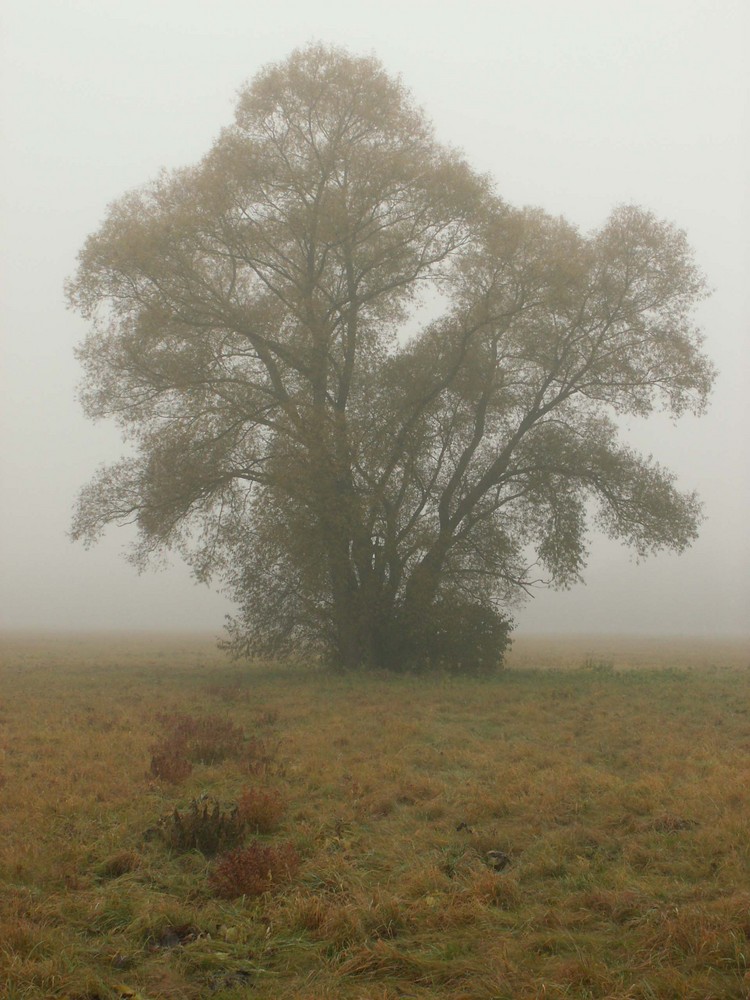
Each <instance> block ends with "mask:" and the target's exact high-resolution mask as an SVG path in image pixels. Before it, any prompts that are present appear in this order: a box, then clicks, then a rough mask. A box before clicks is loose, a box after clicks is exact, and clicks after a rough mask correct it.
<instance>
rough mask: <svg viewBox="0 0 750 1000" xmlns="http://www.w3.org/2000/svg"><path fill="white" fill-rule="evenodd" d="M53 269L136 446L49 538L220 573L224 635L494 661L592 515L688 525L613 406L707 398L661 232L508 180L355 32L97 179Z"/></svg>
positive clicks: (669, 529) (628, 216) (667, 536)
mask: <svg viewBox="0 0 750 1000" xmlns="http://www.w3.org/2000/svg"><path fill="white" fill-rule="evenodd" d="M68 294H69V300H70V302H71V304H72V305H73V306H74V307H75V308H77V309H78V310H80V312H81V313H82V314H83V315H84V317H86V318H87V319H88V320H89V321H90V322H91V332H90V333H89V335H88V337H87V339H86V340H85V342H84V343H83V344H82V346H81V347H80V349H79V357H80V360H81V362H82V364H83V368H84V373H85V374H84V381H83V386H82V400H83V405H84V408H85V411H86V413H87V414H88V415H89V416H90V417H91V418H93V419H98V418H111V419H114V420H115V421H116V422H117V424H118V425H119V426H120V428H121V429H122V432H123V434H124V437H125V438H126V439H127V441H128V442H129V445H130V448H129V451H128V455H127V457H126V458H124V459H122V460H121V461H119V462H117V463H115V464H113V465H111V466H109V467H105V468H103V469H102V470H100V471H99V472H98V473H97V475H96V476H95V477H94V479H93V480H92V481H91V482H90V484H89V485H88V486H86V487H85V488H84V490H83V491H82V493H81V496H80V500H79V504H78V507H77V511H76V515H75V520H74V529H73V534H74V537H77V538H82V539H83V540H85V541H87V542H91V541H93V540H95V539H96V538H97V537H98V535H99V534H100V532H101V531H102V530H103V528H104V527H105V526H106V525H108V524H110V523H112V522H115V523H122V522H131V521H134V522H135V523H136V525H137V527H138V538H139V541H138V543H137V546H136V549H135V551H134V554H133V555H134V559H135V560H136V561H137V562H138V563H139V564H144V563H145V562H147V561H148V560H149V558H150V557H151V556H153V555H156V554H158V553H160V552H162V551H164V550H166V549H174V550H177V551H179V552H180V553H181V554H182V555H183V556H184V557H185V558H186V559H187V560H188V562H189V563H190V565H191V566H192V568H193V571H194V573H195V575H196V577H197V578H198V579H200V580H205V581H209V580H214V581H217V582H218V583H219V584H220V585H222V586H223V587H225V588H227V590H228V592H229V593H230V594H231V595H232V596H233V597H234V599H235V600H236V601H237V602H238V606H239V612H238V614H237V616H236V618H235V619H234V620H233V621H232V622H231V623H230V636H231V640H232V644H233V647H234V649H235V651H237V652H249V653H258V654H265V655H269V654H281V653H284V652H287V651H289V650H294V651H297V652H299V651H302V650H306V649H310V648H315V649H318V650H323V651H324V652H326V653H327V654H328V655H330V656H332V657H333V658H335V660H336V661H337V662H339V663H340V664H342V665H344V666H356V665H360V664H361V665H365V666H371V665H376V666H377V665H386V666H393V667H403V666H406V665H414V664H419V663H422V664H425V663H427V664H430V665H434V664H435V663H446V664H447V665H449V666H457V667H458V668H461V667H462V666H464V667H467V666H468V665H473V666H477V665H479V666H482V667H488V666H490V665H491V664H492V662H497V660H498V659H499V658H500V656H501V654H502V649H503V646H504V643H505V636H506V634H507V626H508V621H507V617H506V616H507V610H508V609H509V608H510V607H512V604H513V601H514V600H515V599H516V598H517V597H518V595H519V594H522V593H523V592H524V590H526V589H528V588H529V586H530V585H531V584H532V583H533V582H535V581H537V580H540V579H541V580H544V582H546V583H547V584H549V585H552V586H563V587H565V586H570V585H571V584H573V583H575V582H576V581H577V580H579V579H580V578H581V574H582V571H583V569H584V566H585V562H586V553H587V544H588V543H587V538H588V536H589V533H590V528H591V526H592V524H595V525H597V526H598V527H599V528H601V529H603V530H604V531H605V532H606V533H607V534H608V535H610V536H611V537H613V538H618V539H621V540H622V541H623V542H624V543H625V544H627V545H629V546H631V547H632V548H633V549H634V550H635V551H636V552H637V553H638V554H639V555H646V554H647V553H650V552H653V551H656V550H659V549H672V550H677V551H680V550H682V549H684V548H685V547H686V546H687V545H689V544H690V543H691V541H692V540H693V539H694V538H695V537H696V532H697V527H698V524H699V521H700V505H699V502H698V500H697V498H696V496H695V495H694V494H693V493H686V492H681V491H680V490H678V489H677V487H676V485H675V481H674V476H673V475H672V474H671V473H670V472H669V471H668V470H666V469H664V468H663V467H662V466H661V465H659V464H658V463H657V462H656V461H655V460H653V459H652V458H651V457H646V456H643V455H640V454H638V453H637V452H636V451H634V450H633V449H631V448H629V447H628V446H627V445H626V444H624V443H623V442H622V441H621V440H620V434H619V429H618V422H617V420H618V416H620V415H623V414H636V415H638V416H644V415H648V414H649V413H651V412H653V411H655V410H663V411H667V412H669V413H671V414H672V415H674V416H679V415H680V414H682V413H683V412H685V411H692V412H696V413H697V412H700V411H702V410H703V408H704V407H705V405H706V400H707V397H708V394H709V392H710V388H711V383H712V380H713V370H712V366H711V364H710V362H709V361H708V360H707V358H706V357H705V355H704V354H703V353H702V351H701V337H700V334H699V332H698V330H697V329H696V327H695V324H694V322H693V318H692V315H693V310H694V305H695V303H696V302H697V301H698V300H699V299H700V298H701V297H702V296H703V295H704V294H705V284H704V280H703V278H702V276H701V274H700V273H699V271H698V269H697V268H696V265H695V263H694V260H693V256H692V253H691V250H690V247H689V246H688V243H687V240H686V237H685V235H684V233H682V232H681V231H680V230H679V229H677V228H675V227H674V226H673V225H671V224H669V223H667V222H663V221H660V220H659V219H657V218H655V217H654V216H653V215H652V214H651V213H649V212H647V211H644V210H642V209H640V208H637V207H629V206H628V207H620V208H617V209H616V210H615V211H614V212H613V213H612V215H611V216H610V218H609V219H608V220H607V221H606V223H605V224H604V225H603V226H602V228H601V229H599V230H598V231H597V232H594V233H592V234H590V235H584V234H582V233H581V232H579V230H578V229H577V228H576V227H575V226H573V225H571V224H569V223H568V222H566V221H565V220H564V219H561V218H558V217H552V216H550V215H548V214H546V213H544V212H543V211H540V210H538V209H528V208H525V209H517V208H514V207H512V206H510V205H508V204H506V203H505V202H504V201H503V199H502V198H501V197H499V195H498V194H497V192H496V191H495V189H494V186H493V184H492V182H491V181H490V180H489V179H488V178H487V177H485V176H481V175H479V174H477V173H476V172H475V171H474V170H472V169H471V168H470V166H469V165H468V164H467V163H466V162H465V160H464V158H463V157H462V156H461V155H460V154H459V153H458V152H456V151H455V150H453V149H450V148H448V147H446V146H445V145H442V144H440V143H439V142H438V141H437V140H436V138H435V136H434V134H433V130H432V128H431V126H430V124H429V123H428V121H427V120H426V118H425V116H424V114H423V113H422V112H421V111H420V110H419V109H418V108H417V107H416V106H415V104H414V102H413V100H412V99H411V97H410V95H409V94H408V92H407V91H406V90H405V89H404V87H403V86H402V85H401V83H400V82H399V81H397V80H394V79H392V78H391V77H389V76H388V75H387V74H386V73H385V71H384V70H383V68H382V67H381V66H380V64H379V63H378V62H377V61H376V60H374V59H371V58H357V57H354V56H351V55H349V54H347V53H345V52H343V51H340V50H338V49H332V48H327V47H322V46H312V47H308V48H306V49H303V50H300V51H297V52H295V53H293V54H292V56H291V57H290V58H289V59H287V60H286V61H285V62H282V63H280V64H277V65H273V66H270V67H269V68H267V69H265V70H264V71H262V72H261V73H260V74H259V75H258V76H257V77H256V78H255V79H254V80H253V81H252V82H251V83H250V84H249V85H248V86H247V87H246V89H244V90H243V91H242V92H241V95H240V99H239V103H238V107H237V111H236V117H235V121H234V123H233V124H232V125H230V126H229V127H228V128H225V129H224V130H223V131H222V132H221V134H220V135H219V137H218V139H217V140H216V142H215V143H214V145H213V148H212V149H211V150H210V151H209V152H208V154H207V155H206V157H205V158H204V159H203V160H202V161H201V162H200V163H199V164H198V165H197V166H195V167H190V168H187V169H181V170H176V171H172V172H169V173H166V172H165V173H163V174H162V175H161V176H160V177H159V178H158V179H157V180H156V181H155V182H153V183H151V184H149V185H147V186H145V187H143V188H142V189H140V190H137V191H135V192H131V193H129V194H127V195H125V196H124V197H123V198H121V199H120V200H119V201H117V202H115V203H114V204H113V205H112V206H110V208H109V210H108V214H107V217H106V219H105V221H104V223H103V225H102V226H101V228H100V229H99V230H98V232H96V233H94V234H93V235H92V236H90V237H89V239H88V240H87V242H86V244H85V246H84V248H83V250H82V252H81V254H80V258H79V268H78V272H77V274H76V276H75V277H74V278H73V279H72V280H71V281H70V283H69V288H68ZM467 644H468V647H471V650H472V651H473V652H471V654H468V653H466V648H467ZM462 650H463V652H462ZM493 650H494V652H493Z"/></svg>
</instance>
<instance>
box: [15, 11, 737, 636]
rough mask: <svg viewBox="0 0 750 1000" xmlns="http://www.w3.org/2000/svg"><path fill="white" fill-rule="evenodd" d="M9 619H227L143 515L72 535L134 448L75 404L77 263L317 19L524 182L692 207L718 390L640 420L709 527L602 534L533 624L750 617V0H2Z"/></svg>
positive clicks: (506, 174) (563, 205)
mask: <svg viewBox="0 0 750 1000" xmlns="http://www.w3.org/2000/svg"><path fill="white" fill-rule="evenodd" d="M0 9H2V11H3V13H2V15H1V16H2V46H3V50H2V53H1V56H2V59H1V62H2V69H1V70H0V73H1V74H2V80H1V83H2V147H3V148H2V154H3V155H2V165H1V166H0V174H1V176H2V183H1V184H0V198H1V202H0V205H1V212H2V289H1V294H2V297H1V299H0V331H1V335H2V403H1V404H0V406H1V419H2V426H1V428H0V448H1V451H2V493H1V495H0V560H1V562H0V627H4V628H45V627H46V628H55V629H60V628H69V629H85V628H140V629H181V628H191V629H208V630H213V631H216V632H217V633H218V631H219V630H220V628H221V624H222V620H223V616H224V614H225V613H226V612H227V611H228V610H230V608H229V605H228V603H227V602H226V600H224V599H223V598H221V597H220V596H218V595H216V594H213V593H212V592H210V591H209V590H207V589H206V588H205V587H197V586H195V585H194V584H193V583H192V581H191V580H190V578H189V575H188V573H187V571H186V570H185V568H184V567H182V566H180V565H179V564H175V565H174V566H173V568H171V569H169V570H166V571H164V572H161V573H154V574H148V575H145V576H138V575H137V574H136V572H135V570H133V569H132V568H131V566H130V565H129V564H128V563H127V562H125V561H124V559H123V558H122V555H121V553H122V551H123V548H124V546H125V544H126V541H127V538H128V533H127V530H125V529H122V530H117V529H111V530H110V532H109V534H108V535H107V537H106V539H105V540H104V542H102V543H101V544H100V545H99V546H98V547H96V548H94V549H92V550H91V551H85V550H84V549H83V548H82V547H81V546H78V545H73V544H72V543H71V542H70V541H69V540H68V538H67V537H66V532H67V530H68V528H69V522H70V512H71V508H72V505H73V502H74V498H75V496H76V493H77V491H78V489H79V488H80V487H81V486H82V485H83V484H84V482H85V481H86V480H87V479H88V478H89V477H90V475H91V474H92V473H93V471H94V470H95V468H96V467H97V465H99V464H100V463H102V462H105V461H110V460H112V459H113V458H116V457H117V456H118V454H119V453H120V443H119V439H118V436H117V434H116V432H115V431H114V430H113V429H112V428H111V427H108V426H104V425H101V426H94V425H91V424H89V423H88V422H86V421H85V420H84V418H83V416H82V414H81V412H80V409H79V407H78V405H77V403H76V398H75V394H76V383H77V380H78V371H77V367H76V363H75V360H74V358H73V347H74V345H75V344H76V343H77V342H78V341H80V340H81V338H82V337H83V334H84V332H85V325H84V323H83V321H82V320H81V319H80V318H79V317H77V316H76V315H74V314H71V313H68V312H66V310H65V307H64V300H63V282H64V279H65V278H66V277H67V276H68V275H70V274H71V273H72V272H73V270H74V269H75V259H76V254H77V252H78V250H79V249H80V247H81V245H82V244H83V241H84V239H85V237H86V236H87V234H88V233H90V232H91V231H92V230H94V229H96V228H97V227H98V225H99V223H100V222H101V220H102V218H103V215H104V211H105V208H106V206H107V204H108V202H110V201H111V200H112V199H114V198H116V197H118V196H119V195H120V194H122V193H123V192H124V191H125V190H127V189H129V188H132V187H135V186H137V185H140V184H142V183H144V182H146V181H148V180H150V179H151V178H152V177H153V176H154V175H155V174H156V173H157V172H158V171H159V169H160V168H162V167H169V168H171V167H177V166H182V165H185V164H189V163H192V162H195V161H196V160H197V159H199V158H200V157H201V156H202V155H203V154H204V153H205V152H206V151H207V150H208V148H209V146H210V144H211V142H212V140H213V138H214V137H215V136H216V134H217V133H218V131H219V129H220V128H221V127H222V126H223V125H225V124H227V123H228V122H229V121H230V120H231V118H232V114H233V107H234V101H235V95H236V91H237V89H238V88H239V87H240V86H241V85H242V84H243V83H244V82H245V81H247V80H248V79H250V78H251V77H253V76H254V75H255V73H256V72H257V71H258V70H259V69H260V68H261V67H263V66H264V65H265V64H266V63H268V62H269V61H276V60H279V59H283V58H284V57H285V56H287V55H288V54H289V53H290V52H291V51H292V49H294V48H295V47H298V46H300V45H304V44H305V43H307V42H310V41H322V42H330V43H336V44H340V45H344V46H345V47H347V48H348V49H349V50H351V51H352V52H354V53H360V54H375V55H376V56H377V57H378V58H379V59H380V60H381V61H382V62H383V63H384V65H385V66H386V68H387V69H388V71H390V72H391V73H393V74H401V76H402V78H403V80H404V82H405V83H406V84H407V86H408V87H409V88H410V89H411V90H412V92H413V93H414V94H415V96H416V98H417V100H418V101H419V103H421V104H422V105H423V107H424V108H425V110H426V111H427V113H428V115H429V116H430V117H431V118H432V120H433V121H434V123H435V125H436V129H437V133H438V136H439V138H441V139H442V140H443V141H446V142H448V143H451V144H453V145H456V146H459V147H461V148H462V149H463V150H464V151H465V153H466V155H467V157H468V159H469V160H470V162H471V163H472V164H473V165H474V166H475V167H476V168H478V169H480V170H482V171H486V172H489V173H491V174H492V175H493V176H494V177H495V179H496V181H497V186H498V190H499V193H500V194H501V195H502V196H503V197H504V198H505V199H506V200H507V201H509V202H511V203H514V204H516V205H523V204H534V205H539V206H541V207H542V208H544V209H546V210H547V211H548V212H551V213H554V214H562V215H564V216H566V217H567V218H568V219H569V220H570V221H572V222H574V223H575V224H577V225H579V226H580V227H581V228H582V229H583V230H584V231H586V230H589V229H591V228H593V227H596V226H598V225H600V224H601V223H602V222H603V221H604V219H605V218H606V216H607V215H608V213H609V211H610V210H611V209H612V208H613V207H614V206H615V205H617V204H619V203H623V202H634V203H638V204H640V205H642V206H644V207H646V208H649V209H651V210H653V211H654V212H656V213H657V214H658V215H660V216H663V217H665V218H667V219H670V220H672V221H674V222H676V223H678V224H679V225H680V226H681V227H683V228H684V229H685V230H686V231H687V233H688V236H689V238H690V241H691V243H692V245H693V246H694V248H695V250H696V254H697V258H698V261H699V263H700V265H701V266H702V267H703V269H704V270H705V272H706V274H707V275H708V279H709V282H710V284H711V285H712V287H713V288H714V289H715V291H714V294H713V297H712V298H711V299H710V300H709V301H708V302H707V303H705V305H703V306H702V307H701V311H700V315H699V319H700V322H701V324H702V326H703V327H704V330H705V334H706V345H707V350H708V353H709V355H710V356H711V357H712V358H713V359H714V361H715V362H716V364H717V366H718V368H719V371H720V373H721V374H720V378H719V381H718V384H717V387H716V390H715V395H714V399H713V405H712V408H711V411H710V413H709V414H708V415H707V416H706V417H703V418H701V419H700V420H697V419H694V418H687V419H684V420H682V421H681V422H680V423H679V424H678V425H677V426H672V425H671V424H670V423H669V422H667V421H664V420H659V419H657V420H652V421H649V422H648V423H646V424H642V423H636V422H632V423H631V425H630V430H629V438H630V440H631V441H632V442H633V443H634V444H636V445H637V446H639V447H640V448H641V449H642V450H644V451H646V452H652V453H653V454H654V455H655V456H656V457H657V458H658V459H659V460H660V461H662V462H663V463H664V464H666V465H667V466H669V467H671V468H672V469H674V471H675V472H676V473H677V474H678V477H679V482H680V485H681V486H683V487H685V488H696V489H698V490H699V492H700V494H701V495H702V497H703V499H704V501H705V513H706V522H705V524H704V526H703V531H702V535H701V538H700V540H699V541H698V542H697V543H696V544H695V545H694V547H693V548H692V549H691V550H690V551H689V552H687V553H685V554H684V555H682V556H680V557H677V556H671V555H664V556H657V557H655V558H652V559H650V560H648V561H647V562H645V563H642V564H636V563H635V562H634V561H632V559H631V557H630V555H629V554H628V552H627V551H626V550H623V549H620V548H618V547H617V546H615V545H613V544H611V543H609V542H608V541H606V540H605V539H602V538H594V539H593V543H592V549H591V556H590V560H589V568H588V572H587V584H586V586H579V587H577V588H575V589H574V590H573V591H570V592H567V593H562V594H560V593H543V594H541V595H540V596H539V597H537V598H536V599H535V600H534V601H532V602H530V603H529V604H528V605H527V606H526V607H525V608H524V609H523V610H522V611H520V612H519V613H518V614H517V619H518V622H519V626H520V629H521V630H522V631H523V632H525V633H532V632H544V631H546V632H555V631H564V632H588V633H590V632H619V633H644V634H692V633H707V634H733V633H747V632H748V631H750V628H749V627H748V623H750V516H749V515H750V503H749V500H750V445H749V443H748V442H749V441H750V409H749V406H748V398H749V396H750V376H749V368H750V252H749V249H748V248H749V247H750V235H749V234H750V197H749V191H748V188H749V186H750V180H749V179H750V127H749V124H748V90H749V86H748V68H747V67H748V52H750V5H748V4H747V3H746V2H745V0H711V2H699V0H606V2H605V0H590V2H584V0H493V2H483V0H460V2H459V0H444V2H443V3H437V2H435V0H397V2H394V0H379V2H377V3H369V2H359V3H358V2H355V0H345V2H338V0H336V2H334V0H319V2H317V3H315V2H313V0H293V2H291V0H275V2H273V3H269V2H268V0H264V2H262V3H261V2H258V0H241V2H240V0H231V2H230V0H210V2H209V0H205V2H199V0H5V2H4V4H3V5H2V8H0Z"/></svg>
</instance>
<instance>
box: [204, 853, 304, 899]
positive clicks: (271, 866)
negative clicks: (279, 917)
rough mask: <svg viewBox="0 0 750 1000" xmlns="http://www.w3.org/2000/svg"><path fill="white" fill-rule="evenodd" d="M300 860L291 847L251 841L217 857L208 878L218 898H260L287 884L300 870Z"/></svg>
mask: <svg viewBox="0 0 750 1000" xmlns="http://www.w3.org/2000/svg"><path fill="white" fill-rule="evenodd" d="M299 865H300V859H299V855H298V854H297V852H296V850H295V849H294V847H293V846H292V844H289V843H286V844H280V845H279V846H278V847H276V846H274V845H272V844H263V843H261V842H260V841H258V840H256V841H253V843H252V844H250V845H249V846H248V847H240V848H238V849H237V850H234V851H230V852H229V853H228V854H225V855H224V857H222V858H220V859H219V860H218V861H217V863H216V867H215V868H214V870H213V872H212V873H211V876H210V879H209V881H210V884H211V887H212V889H213V891H214V893H215V894H216V895H217V896H220V897H221V898H223V899H235V898H236V897H237V896H260V895H261V894H262V893H264V892H269V891H272V890H274V889H277V888H279V886H280V885H282V884H283V883H284V882H288V881H289V879H291V878H292V877H293V876H294V875H295V874H296V872H297V870H298V869H299Z"/></svg>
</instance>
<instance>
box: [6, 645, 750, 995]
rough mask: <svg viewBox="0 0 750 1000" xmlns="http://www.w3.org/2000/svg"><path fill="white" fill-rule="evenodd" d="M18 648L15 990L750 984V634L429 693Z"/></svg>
mask: <svg viewBox="0 0 750 1000" xmlns="http://www.w3.org/2000/svg"><path fill="white" fill-rule="evenodd" d="M3 646H4V656H3V662H2V666H1V667H0V878H1V879H2V883H3V885H2V892H1V893H0V995H2V996H3V997H8V1000H42V998H45V1000H48V998H58V997H59V998H67V1000H116V998H123V1000H124V998H131V1000H137V998H140V1000H178V998H179V1000H198V998H203V997H215V998H217V1000H240V998H248V997H253V998H256V1000H271V998H273V1000H292V998H295V1000H334V998H336V1000H338V998H342V1000H396V998H414V1000H420V998H427V997H445V998H448V1000H459V998H463V1000H495V998H497V1000H536V998H539V1000H541V998H545V1000H548V998H549V1000H553V998H555V1000H556V998H612V1000H681V998H687V1000H691V998H692V1000H707V998H713V1000H721V998H741V997H747V996H748V995H750V974H749V973H748V964H749V962H750V877H749V871H750V801H749V800H748V795H747V789H748V788H749V787H750V669H748V668H749V667H750V649H748V646H747V644H744V645H743V644H741V643H734V644H729V643H726V644H723V645H722V644H718V643H714V644H710V643H705V644H700V643H684V644H668V643H662V644H658V643H653V642H652V643H645V642H643V643H639V642H634V641H630V642H627V641H618V640H599V641H596V642H595V641H590V642H581V641H578V642H573V641H572V640H566V641H563V640H559V641H554V642H553V641H552V640H549V641H546V640H545V641H541V640H539V641H533V640H525V641H524V640H519V641H518V642H517V643H516V646H515V647H514V649H513V652H512V653H511V655H510V657H509V659H508V669H507V670H505V671H502V672H501V673H499V674H498V675H496V676H495V677H491V678H474V679H470V678H461V679H459V678H456V677H450V676H437V675H436V676H432V677H429V678H426V679H425V678H424V677H422V678H419V679H418V680H415V679H413V678H411V677H410V676H407V675H402V676H398V677H388V678H386V677H381V676H378V675H376V674H375V675H372V674H370V675H367V676H352V675H334V674H328V673H326V672H323V671H321V670H318V669H310V668H307V669H303V668H301V667H294V668H292V667H286V668H282V667H275V666H271V665H268V666H256V667H253V668H251V669H247V668H241V667H238V666H236V665H235V666H231V665H228V664H227V663H226V661H225V660H224V658H223V657H222V655H221V654H220V653H218V652H217V651H215V650H214V649H213V646H212V644H211V642H210V641H204V640H202V639H192V640H188V639H186V638H184V637H182V638H178V637H177V638H173V639H169V638H158V639H157V638H150V639H140V640H136V639H130V640H124V639H118V638H117V637H114V636H113V637H102V638H100V639H98V640H93V639H84V638H81V639H76V638H75V637H70V636H69V637H67V638H62V637H57V638H56V637H47V638H45V639H41V638H33V637H22V636H15V637H14V636H6V637H5V640H4V643H3ZM166 761H171V765H170V766H168V765H167V764H166V763H165V762H166ZM180 762H181V763H180Z"/></svg>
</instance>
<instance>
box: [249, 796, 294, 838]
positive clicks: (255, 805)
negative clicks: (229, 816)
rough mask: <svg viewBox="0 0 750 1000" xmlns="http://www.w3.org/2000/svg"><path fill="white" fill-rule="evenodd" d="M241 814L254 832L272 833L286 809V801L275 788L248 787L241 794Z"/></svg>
mask: <svg viewBox="0 0 750 1000" xmlns="http://www.w3.org/2000/svg"><path fill="white" fill-rule="evenodd" d="M238 809H239V815H240V819H241V821H242V822H243V824H244V825H245V826H246V827H247V828H248V829H249V830H252V831H253V832H254V833H272V832H273V831H274V830H275V829H276V828H277V826H278V825H279V823H280V822H281V818H282V816H283V815H284V813H285V811H286V803H285V802H284V800H283V798H282V797H281V795H280V793H279V792H278V791H277V790H276V789H274V788H246V789H245V791H244V792H243V793H242V795H241V796H240V801H239V806H238Z"/></svg>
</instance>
